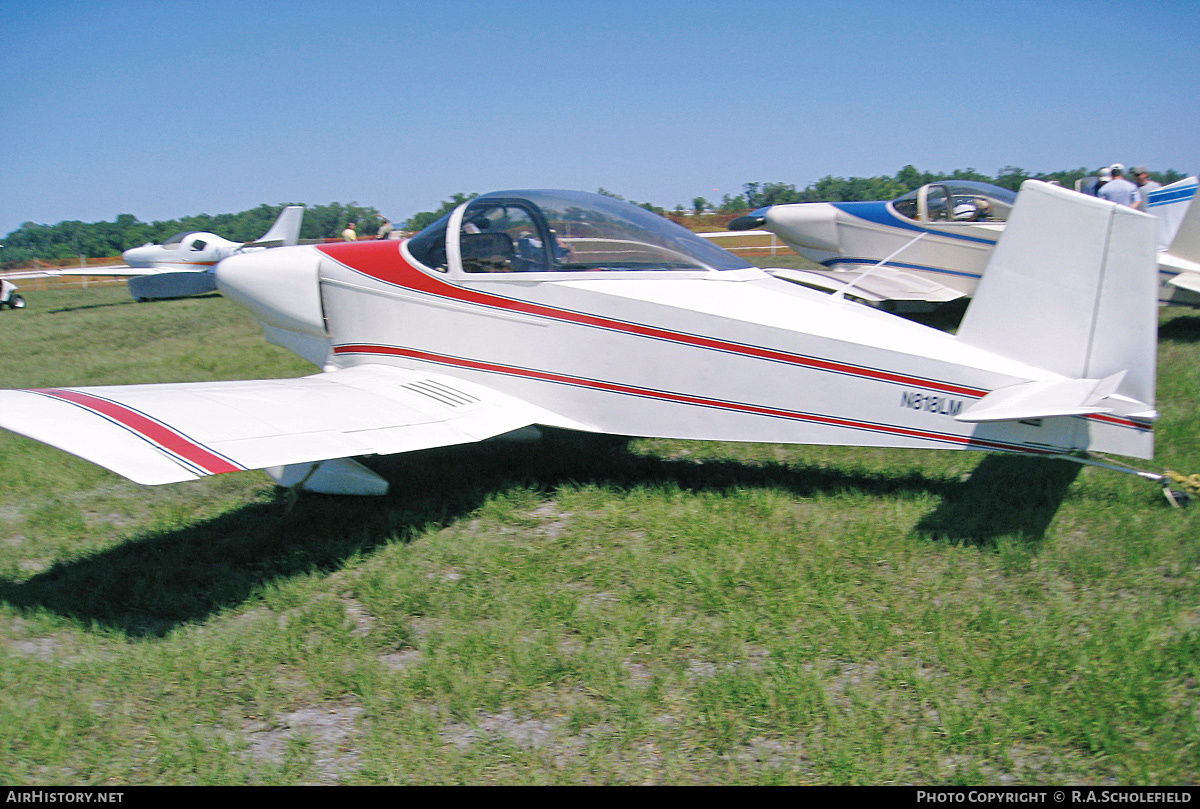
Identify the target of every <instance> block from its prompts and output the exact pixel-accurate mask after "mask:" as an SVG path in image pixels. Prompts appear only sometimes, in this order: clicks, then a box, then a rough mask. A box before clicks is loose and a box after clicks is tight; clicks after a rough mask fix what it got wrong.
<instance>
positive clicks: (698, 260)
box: [0, 181, 1162, 494]
mask: <svg viewBox="0 0 1200 809" xmlns="http://www.w3.org/2000/svg"><path fill="white" fill-rule="evenodd" d="M1154 241H1155V221H1154V219H1153V217H1150V216H1147V215H1146V214H1142V213H1139V212H1137V211H1134V210H1131V209H1129V208H1120V207H1118V206H1116V205H1113V204H1111V203H1108V202H1105V201H1103V200H1099V199H1095V198H1092V197H1085V196H1083V195H1081V194H1077V193H1075V192H1073V191H1065V190H1063V189H1061V188H1055V187H1053V186H1049V185H1046V184H1044V183H1038V182H1036V181H1030V182H1027V183H1026V184H1025V186H1024V189H1023V191H1022V193H1021V196H1020V199H1019V201H1018V202H1017V204H1016V207H1015V209H1014V210H1013V213H1012V216H1011V218H1010V219H1009V227H1008V230H1007V231H1006V233H1005V234H1004V238H1003V239H1002V240H1001V241H1000V244H999V245H998V247H997V248H996V250H995V252H994V253H993V255H992V259H991V262H990V263H989V265H988V273H987V275H986V277H985V278H984V279H983V281H982V283H981V284H980V288H979V290H978V294H977V296H976V298H975V300H974V301H973V302H972V304H971V306H970V308H969V310H968V311H967V313H966V315H965V319H964V320H963V323H962V326H961V328H960V330H959V331H958V333H957V335H951V334H948V333H946V332H943V331H939V330H937V329H933V328H929V327H926V326H923V325H920V324H918V323H914V322H912V321H910V320H906V319H904V318H901V317H898V316H896V315H892V314H889V313H887V312H883V311H880V310H878V309H874V308H871V307H868V306H864V305H861V304H859V303H855V302H853V301H850V300H846V299H845V298H844V297H843V296H838V295H829V294H825V293H822V292H818V291H816V290H812V289H807V288H804V287H802V286H798V285H796V284H792V283H787V282H785V281H782V280H780V279H778V278H775V277H772V276H771V275H770V274H768V273H766V272H764V271H762V270H759V269H757V268H754V267H751V266H749V265H748V264H746V263H745V262H743V261H742V260H740V259H738V258H737V257H736V256H734V255H733V254H731V253H729V252H727V251H725V250H721V249H720V248H718V247H715V246H714V245H712V244H711V243H709V242H706V241H704V240H703V239H700V238H699V237H697V236H695V235H694V234H692V233H691V232H689V231H687V230H686V229H684V228H682V227H679V226H677V225H674V224H672V223H671V222H669V221H668V220H666V219H664V218H662V217H659V216H657V215H655V214H652V213H650V212H648V211H645V210H643V209H641V208H638V207H636V206H634V205H631V204H629V203H627V202H623V201H620V200H616V199H613V198H610V197H605V196H600V195H596V194H587V193H581V192H571V191H507V192H498V193H493V194H487V195H485V196H481V197H476V198H474V199H472V200H470V201H469V202H466V203H464V204H462V205H460V206H459V207H458V208H456V209H455V210H454V211H453V212H451V213H450V214H447V215H446V216H444V217H443V218H442V219H440V220H439V221H437V222H435V223H434V224H432V225H430V226H429V227H427V228H426V229H425V230H423V231H421V232H420V233H419V234H417V235H416V236H414V237H413V238H411V239H407V240H405V241H403V242H397V241H369V242H358V243H340V244H323V245H314V246H299V247H290V248H282V249H278V250H269V251H260V252H256V253H246V254H242V255H235V256H232V257H230V258H227V259H224V260H223V261H221V262H220V263H219V264H218V265H217V267H216V281H217V288H218V289H219V290H220V292H221V293H222V294H223V295H226V296H227V297H229V298H231V299H233V300H235V301H237V302H239V303H241V304H243V305H245V306H246V307H247V308H249V310H250V311H251V312H252V313H253V314H254V316H255V317H256V318H257V319H258V320H259V321H260V322H261V324H262V327H263V331H264V334H265V336H266V338H267V339H268V340H269V341H270V342H273V343H275V344H277V345H280V346H284V347H286V348H288V349H290V350H292V351H294V352H296V353H297V354H299V355H300V356H302V357H304V358H306V359H308V360H311V361H312V362H314V363H316V364H317V365H319V366H320V367H321V368H322V369H323V371H322V372H321V373H318V374H314V375H312V376H307V377H303V378H298V379H281V380H280V379H270V380H259V381H245V382H199V383H183V384H161V385H132V386H126V387H87V388H43V389H35V390H9V391H0V427H4V428H6V429H8V430H12V431H13V432H17V433H20V434H22V435H26V436H29V437H31V438H34V439H37V440H39V441H43V442H46V443H48V444H51V445H53V446H56V447H59V448H61V449H64V450H66V451H68V452H72V453H75V454H77V455H79V456H80V457H83V458H86V459H88V460H90V461H93V462H95V463H97V464H100V465H102V466H105V467H107V468H109V469H111V470H113V471H115V472H117V473H119V474H121V475H124V476H126V477H128V478H130V479H132V480H134V481H137V482H139V483H144V484H160V483H173V482H177V481H184V480H190V479H193V478H198V477H201V476H204V475H211V474H217V473H222V472H235V471H238V470H244V469H265V470H266V471H267V472H268V473H269V474H270V475H271V476H272V477H273V478H274V479H275V480H276V481H278V482H279V483H281V484H283V485H287V486H293V487H295V488H296V489H297V490H299V489H305V490H309V491H318V492H326V493H340V494H382V493H384V492H386V491H387V482H386V481H385V480H383V479H382V478H381V477H380V476H379V475H377V474H376V473H374V472H373V471H371V470H369V469H367V468H366V467H365V466H363V465H361V464H359V463H358V462H356V461H353V460H351V458H352V457H353V456H363V455H371V454H391V453H400V452H407V451H411V450H419V449H425V448H428V447H438V446H447V445H452V444H458V443H464V442H472V441H480V440H483V439H486V438H490V437H493V436H500V435H503V434H508V433H513V432H514V431H517V430H521V429H523V428H526V427H529V426H537V425H547V426H551V427H560V428H568V429H573V430H581V431H587V432H595V433H612V434H617V435H624V436H660V437H669V438H679V439H712V440H722V441H756V442H757V441H761V442H777V443H797V444H842V445H868V446H887V447H924V448H936V449H975V450H987V451H998V452H1010V453H1022V454H1027V455H1036V456H1041V457H1047V458H1058V457H1076V456H1078V454H1079V453H1086V452H1088V451H1093V450H1094V451H1104V452H1115V453H1120V454H1122V455H1129V456H1136V457H1141V458H1149V457H1151V455H1152V453H1153V433H1152V425H1153V422H1154V420H1155V419H1156V417H1157V414H1156V412H1155V409H1154V395H1155V351H1156V323H1157V311H1156V305H1155V287H1156V284H1155V281H1154V273H1153V266H1154ZM1051 264H1052V265H1053V267H1054V272H1047V271H1046V268H1047V267H1048V266H1050V265H1051ZM1077 459H1078V460H1080V462H1083V463H1088V462H1091V459H1088V458H1086V457H1078V458H1077ZM1141 474H1143V476H1146V477H1149V478H1151V479H1154V480H1161V479H1162V476H1159V475H1155V474H1152V473H1141Z"/></svg>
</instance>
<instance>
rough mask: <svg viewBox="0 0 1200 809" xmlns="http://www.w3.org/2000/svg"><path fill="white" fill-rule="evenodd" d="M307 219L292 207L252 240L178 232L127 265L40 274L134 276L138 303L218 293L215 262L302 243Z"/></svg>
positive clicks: (132, 255)
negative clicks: (302, 232)
mask: <svg viewBox="0 0 1200 809" xmlns="http://www.w3.org/2000/svg"><path fill="white" fill-rule="evenodd" d="M303 218H304V206H303V205H289V206H287V207H286V208H284V209H283V210H282V211H281V212H280V214H279V218H278V219H276V220H275V224H273V225H271V228H270V230H268V231H267V232H266V233H264V234H263V236H262V238H260V239H256V240H255V241H252V242H231V241H230V240H229V239H224V238H222V237H220V236H218V235H216V234H215V233H208V232H206V231H199V230H194V231H187V232H185V233H177V234H175V235H174V236H172V237H171V238H169V239H167V240H166V241H165V242H163V243H162V244H144V245H142V246H141V247H131V248H129V249H128V250H126V251H125V252H124V253H122V254H121V258H123V259H125V263H124V264H117V265H111V266H106V267H81V268H79V269H77V270H76V269H70V270H46V271H45V272H44V273H42V274H44V275H48V276H55V275H113V276H130V279H129V294H131V295H133V297H135V298H137V299H138V300H139V301H148V300H156V299H160V298H184V297H187V296H189V295H203V294H205V293H208V292H215V291H216V288H217V284H216V278H215V277H214V275H213V267H215V266H216V265H217V262H219V261H221V260H222V259H226V258H229V257H230V256H233V255H237V254H239V253H244V252H249V251H256V250H260V249H262V248H265V247H289V246H292V245H296V244H298V243H299V241H300V224H301V222H302V220H303Z"/></svg>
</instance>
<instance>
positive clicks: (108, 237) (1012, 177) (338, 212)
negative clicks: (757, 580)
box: [0, 165, 1186, 268]
mask: <svg viewBox="0 0 1200 809" xmlns="http://www.w3.org/2000/svg"><path fill="white" fill-rule="evenodd" d="M1098 171H1099V169H1096V170H1091V169H1087V168H1078V169H1072V170H1068V171H1052V172H1048V173H1031V172H1027V171H1026V170H1025V169H1022V168H1018V167H1016V166H1005V167H1004V168H1002V169H1000V172H999V173H998V174H997V175H996V176H995V177H989V176H987V175H986V174H981V173H980V172H978V171H976V170H975V169H973V168H968V169H955V170H954V171H952V172H949V173H942V172H929V171H918V170H917V169H916V168H915V167H913V166H911V165H909V166H905V167H904V168H902V169H900V170H899V171H898V172H896V174H895V175H894V176H890V177H889V176H878V177H834V176H832V175H826V176H825V177H822V178H821V179H819V180H817V181H816V182H814V183H810V184H809V185H808V186H806V187H804V188H802V189H798V188H796V186H795V185H793V184H791V183H782V182H775V183H746V184H745V185H743V187H742V193H740V194H725V195H724V197H722V199H721V201H720V202H710V201H709V200H707V199H705V198H704V197H695V198H694V199H693V200H692V204H691V207H690V208H689V209H685V207H684V206H683V205H682V204H680V205H676V206H675V208H674V210H673V211H668V210H667V209H666V208H663V207H660V206H658V205H655V204H653V203H649V202H634V204H635V205H640V206H641V207H643V208H646V209H648V210H651V211H654V212H655V213H658V214H662V215H666V214H668V213H671V212H673V213H675V214H683V213H685V212H686V211H688V210H690V211H691V212H692V213H696V214H702V213H727V214H737V213H743V212H745V211H750V210H754V209H755V208H762V207H765V206H767V205H780V204H785V203H790V202H854V201H859V200H877V199H894V198H896V197H898V196H900V195H902V194H906V193H908V192H909V191H912V190H913V189H915V188H920V187H921V186H922V185H925V184H926V183H931V182H936V181H938V180H974V181H977V182H983V183H992V184H993V185H998V186H1001V187H1002V188H1008V189H1011V190H1013V191H1016V190H1017V189H1018V188H1019V187H1020V185H1021V183H1023V182H1024V181H1025V180H1028V179H1031V178H1032V179H1037V180H1046V181H1055V182H1058V183H1060V184H1062V185H1063V186H1066V187H1067V188H1074V187H1075V181H1076V180H1079V179H1082V178H1083V177H1087V176H1090V175H1093V174H1096V173H1097V172H1098ZM1150 176H1151V177H1152V178H1153V179H1155V180H1157V181H1158V182H1160V183H1162V184H1163V185H1166V184H1168V183H1173V182H1175V181H1176V180H1182V179H1183V178H1184V177H1185V176H1186V175H1184V174H1181V173H1180V172H1178V171H1175V170H1174V169H1168V170H1167V171H1163V172H1151V174H1150ZM599 192H600V193H601V194H605V195H607V196H610V197H616V198H617V199H623V197H620V196H619V195H618V194H614V193H613V192H611V191H608V190H606V189H604V188H601V189H599ZM475 196H477V195H476V194H462V193H459V194H454V195H453V196H452V197H450V198H449V199H447V200H444V201H443V203H442V205H441V207H440V208H438V209H437V210H434V211H421V212H419V213H416V214H413V215H412V216H411V217H410V218H409V219H408V220H407V221H406V222H405V223H404V224H403V227H404V228H405V229H406V230H412V231H416V230H420V229H422V228H424V227H425V226H426V225H428V224H430V223H432V222H435V221H437V220H438V219H439V218H441V217H442V216H444V215H445V214H447V213H449V212H450V211H452V210H454V209H455V208H456V207H458V206H459V205H461V204H462V203H463V202H466V201H467V200H469V199H471V198H473V197H475ZM631 201H632V200H631ZM287 204H297V203H281V204H279V205H267V204H263V205H259V206H258V207H257V208H251V209H250V210H248V211H242V212H241V213H227V214H217V215H215V216H209V215H208V214H197V215H195V216H186V217H183V218H182V219H171V220H167V221H162V222H149V223H147V222H141V221H139V220H138V218H137V217H135V216H134V215H133V214H121V215H120V216H118V217H117V218H116V219H115V220H114V221H112V222H92V223H85V222H77V221H73V222H59V223H58V224H57V225H39V224H35V223H33V222H25V223H24V224H22V225H21V227H19V228H18V229H17V230H14V231H13V232H12V233H10V234H8V236H6V237H5V238H4V240H3V247H2V248H0V267H3V268H11V267H13V266H17V265H20V264H22V263H25V262H28V261H31V260H33V259H41V260H44V261H55V260H63V259H74V258H78V257H79V256H86V257H88V258H98V257H103V256H115V255H118V254H119V253H121V252H122V251H124V250H127V249H129V248H130V247H137V246H138V245H141V244H145V243H147V242H153V243H155V244H161V243H163V242H164V241H166V240H167V239H169V238H170V237H171V236H173V235H175V234H176V233H179V232H181V231H189V230H205V231H209V232H212V233H216V234H217V235H219V236H223V237H224V238H226V239H230V240H231V241H238V242H248V241H253V240H254V239H257V238H258V237H260V236H262V235H263V234H264V233H266V232H267V230H268V228H270V227H271V224H272V223H273V222H274V221H275V219H276V217H278V216H279V212H280V211H281V210H283V208H284V206H285V205H287ZM382 221H383V219H382V216H381V215H380V213H379V211H378V210H376V209H375V208H373V207H371V206H363V205H359V204H358V203H355V202H352V203H350V204H348V205H342V204H341V203H338V202H331V203H329V204H328V205H311V206H307V207H306V208H305V210H304V223H303V225H302V226H301V228H300V238H302V239H323V238H329V237H335V236H338V235H339V234H340V233H341V232H342V230H344V229H345V227H346V225H347V224H348V223H350V222H355V223H357V225H358V232H359V234H360V235H366V236H371V235H374V234H375V232H376V231H377V230H378V229H379V226H380V224H382Z"/></svg>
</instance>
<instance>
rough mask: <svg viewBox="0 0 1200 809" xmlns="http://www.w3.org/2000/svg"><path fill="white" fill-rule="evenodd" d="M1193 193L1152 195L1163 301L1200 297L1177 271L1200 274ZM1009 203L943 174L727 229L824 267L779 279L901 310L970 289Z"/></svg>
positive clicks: (765, 211) (1178, 187)
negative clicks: (885, 194) (891, 195)
mask: <svg viewBox="0 0 1200 809" xmlns="http://www.w3.org/2000/svg"><path fill="white" fill-rule="evenodd" d="M1195 195H1196V178H1195V177H1189V178H1187V179H1185V180H1180V181H1179V182H1177V183H1172V184H1171V185H1169V186H1165V187H1164V188H1162V189H1160V190H1158V191H1155V192H1153V193H1152V194H1151V195H1150V204H1149V212H1150V213H1154V214H1156V215H1157V216H1159V223H1160V229H1159V253H1160V255H1159V271H1160V279H1159V280H1160V281H1161V282H1162V288H1161V289H1160V291H1159V297H1160V299H1161V300H1163V301H1170V302H1175V303H1200V295H1198V294H1197V293H1196V292H1195V291H1194V286H1196V285H1200V276H1195V275H1187V274H1185V275H1182V276H1181V273H1187V272H1189V271H1190V272H1195V271H1196V270H1200V265H1197V264H1196V262H1197V261H1200V251H1197V249H1196V247H1195V245H1197V244H1200V210H1198V211H1197V213H1196V216H1194V217H1192V218H1187V219H1186V222H1185V216H1184V212H1185V211H1187V210H1188V209H1189V207H1191V208H1192V209H1196V208H1197V206H1194V205H1191V201H1192V198H1193V197H1195ZM1015 199H1016V194H1014V193H1013V192H1012V191H1009V190H1007V189H1005V188H1000V187H999V186H995V185H989V184H987V183H976V182H967V181H962V180H942V181H938V182H933V183H929V184H927V185H923V186H921V187H920V188H918V189H916V190H915V191H910V192H909V193H907V194H905V195H904V196H902V197H899V198H898V199H895V200H892V201H891V202H884V201H879V202H800V203H792V204H787V205H772V206H768V207H766V208H759V209H758V210H756V211H753V212H751V213H749V214H747V215H745V216H742V217H739V218H737V219H735V220H733V221H732V222H730V223H729V229H730V230H731V231H735V232H737V231H747V230H751V229H756V228H763V229H765V230H766V231H769V232H771V233H774V234H775V235H777V236H778V237H779V238H780V239H781V240H783V241H784V242H785V243H786V244H787V245H788V246H789V247H791V248H792V249H793V250H795V251H796V252H797V253H799V254H800V255H802V256H804V257H805V258H808V259H810V260H812V261H815V262H817V263H819V264H821V265H823V266H824V267H826V268H828V269H826V270H820V271H801V270H775V271H773V272H774V273H775V274H776V275H778V276H780V277H782V278H786V279H788V280H792V281H796V282H797V283H803V284H808V285H810V286H816V287H818V288H828V289H833V290H836V289H839V288H841V287H842V286H844V285H847V284H852V285H853V289H852V294H853V295H855V296H856V297H858V298H860V299H863V300H866V301H868V302H871V303H876V304H881V303H884V302H888V303H889V304H890V305H892V306H895V307H896V308H901V309H902V308H906V306H908V307H912V306H913V305H914V303H913V302H920V301H925V302H929V303H945V302H947V301H951V300H955V299H958V298H962V297H969V296H971V295H973V294H974V293H975V288H976V286H977V285H978V284H979V279H980V277H981V276H982V275H983V272H984V268H986V267H987V265H988V260H989V258H990V257H991V253H992V250H993V248H994V247H995V246H996V242H997V241H998V240H999V238H1000V234H1001V233H1003V231H1004V228H1005V224H1006V222H1007V220H1008V218H1009V216H1010V214H1011V211H1012V206H1013V203H1014V201H1015ZM1181 223H1184V224H1183V226H1181ZM730 235H734V234H730ZM710 236H711V234H710ZM1184 244H1189V245H1191V246H1190V247H1189V248H1184V247H1183V245H1184ZM1180 260H1182V261H1183V262H1184V263H1183V264H1180V263H1179V262H1180Z"/></svg>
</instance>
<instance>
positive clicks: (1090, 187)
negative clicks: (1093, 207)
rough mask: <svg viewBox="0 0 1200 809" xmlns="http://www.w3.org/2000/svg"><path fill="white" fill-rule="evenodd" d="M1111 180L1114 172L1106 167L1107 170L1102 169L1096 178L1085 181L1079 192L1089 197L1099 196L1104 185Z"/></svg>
mask: <svg viewBox="0 0 1200 809" xmlns="http://www.w3.org/2000/svg"><path fill="white" fill-rule="evenodd" d="M1111 179H1112V172H1111V171H1110V170H1109V168H1108V167H1107V166H1106V167H1105V168H1102V169H1100V171H1099V172H1098V173H1097V174H1096V176H1095V177H1088V178H1087V179H1086V180H1084V181H1083V185H1081V186H1080V187H1079V190H1080V191H1082V192H1083V193H1084V194H1087V195H1088V196H1092V197H1096V196H1099V195H1100V189H1101V187H1103V185H1104V184H1105V183H1106V182H1108V181H1109V180H1111Z"/></svg>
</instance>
